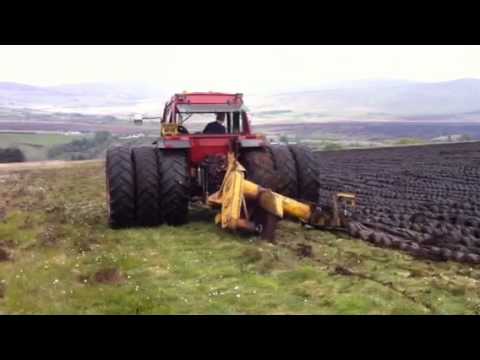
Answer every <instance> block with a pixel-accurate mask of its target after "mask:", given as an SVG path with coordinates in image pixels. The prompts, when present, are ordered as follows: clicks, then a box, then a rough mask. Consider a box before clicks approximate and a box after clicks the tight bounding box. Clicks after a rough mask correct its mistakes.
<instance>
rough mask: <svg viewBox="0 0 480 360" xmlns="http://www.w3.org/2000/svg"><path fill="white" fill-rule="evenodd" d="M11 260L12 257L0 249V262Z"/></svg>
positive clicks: (6, 251) (5, 250)
mask: <svg viewBox="0 0 480 360" xmlns="http://www.w3.org/2000/svg"><path fill="white" fill-rule="evenodd" d="M9 260H12V255H11V254H10V252H9V251H8V250H7V249H4V248H0V261H9Z"/></svg>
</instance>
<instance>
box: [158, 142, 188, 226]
mask: <svg viewBox="0 0 480 360" xmlns="http://www.w3.org/2000/svg"><path fill="white" fill-rule="evenodd" d="M157 156H158V167H159V174H160V208H161V209H162V213H163V218H164V220H165V221H166V222H167V224H168V225H174V226H178V225H182V224H185V223H186V222H187V217H188V204H189V201H190V186H191V184H190V177H189V173H188V162H187V154H186V153H185V152H184V151H182V150H159V151H158V152H157Z"/></svg>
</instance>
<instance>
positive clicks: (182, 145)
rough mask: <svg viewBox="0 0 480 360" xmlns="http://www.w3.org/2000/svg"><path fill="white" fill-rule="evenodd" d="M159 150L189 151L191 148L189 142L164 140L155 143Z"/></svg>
mask: <svg viewBox="0 0 480 360" xmlns="http://www.w3.org/2000/svg"><path fill="white" fill-rule="evenodd" d="M155 143H156V145H157V147H158V148H159V149H190V148H191V147H192V146H191V144H190V141H189V140H166V139H165V140H164V139H160V140H158V141H156V142H155Z"/></svg>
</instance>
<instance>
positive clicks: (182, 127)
mask: <svg viewBox="0 0 480 360" xmlns="http://www.w3.org/2000/svg"><path fill="white" fill-rule="evenodd" d="M178 132H179V133H180V134H188V130H187V128H186V127H185V126H182V125H178Z"/></svg>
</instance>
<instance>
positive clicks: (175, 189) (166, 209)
mask: <svg viewBox="0 0 480 360" xmlns="http://www.w3.org/2000/svg"><path fill="white" fill-rule="evenodd" d="M106 179H107V202H108V203H107V207H108V209H109V211H108V215H109V216H108V218H109V225H110V226H111V227H112V228H126V227H133V226H147V227H148V226H157V225H161V224H163V223H164V222H165V223H167V224H168V225H181V224H183V223H185V222H186V220H187V215H188V202H189V195H190V179H189V176H188V165H187V154H186V153H185V152H184V151H181V150H169V151H163V150H162V149H158V148H156V147H153V146H141V147H134V148H130V147H127V146H117V147H113V148H110V149H109V150H108V151H107V160H106Z"/></svg>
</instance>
